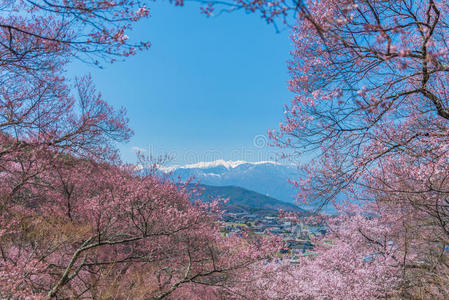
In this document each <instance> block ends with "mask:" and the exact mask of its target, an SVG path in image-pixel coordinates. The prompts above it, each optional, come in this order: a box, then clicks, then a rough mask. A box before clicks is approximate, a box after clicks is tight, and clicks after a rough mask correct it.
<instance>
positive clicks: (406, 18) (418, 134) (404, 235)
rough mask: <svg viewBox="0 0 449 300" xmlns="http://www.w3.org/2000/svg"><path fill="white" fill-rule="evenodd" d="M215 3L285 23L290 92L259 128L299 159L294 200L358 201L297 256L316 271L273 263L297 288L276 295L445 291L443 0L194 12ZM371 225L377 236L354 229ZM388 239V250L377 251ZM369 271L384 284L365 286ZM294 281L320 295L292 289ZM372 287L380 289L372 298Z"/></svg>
mask: <svg viewBox="0 0 449 300" xmlns="http://www.w3.org/2000/svg"><path fill="white" fill-rule="evenodd" d="M225 5H226V7H225ZM223 8H224V9H225V10H238V9H241V10H246V11H248V12H256V13H260V14H261V16H262V18H264V19H265V20H266V21H267V22H269V23H272V22H275V23H276V22H277V21H278V20H280V21H282V22H284V23H289V22H290V24H292V23H293V27H292V30H293V33H292V40H293V43H294V47H295V49H294V50H293V51H292V59H291V60H290V61H289V71H290V74H291V80H290V82H289V87H290V90H291V91H292V92H293V93H294V94H295V96H294V99H293V100H292V101H291V103H290V104H289V105H287V106H286V109H285V118H284V121H283V122H282V123H281V125H280V128H279V130H273V131H271V132H270V136H271V137H272V140H273V142H274V144H275V145H277V146H279V147H281V148H283V149H285V150H286V153H291V151H293V156H292V157H293V158H297V157H298V154H299V157H301V158H305V159H304V161H305V162H303V163H302V164H301V166H300V167H301V168H302V169H303V171H304V172H302V174H306V175H307V176H305V177H304V178H300V179H298V180H293V183H294V184H295V185H296V186H297V187H298V189H299V193H298V198H299V200H302V201H306V202H315V203H317V204H319V205H320V206H321V207H322V206H324V205H327V204H328V203H329V202H332V203H333V204H335V205H337V206H339V208H340V209H341V210H342V211H346V210H347V209H346V208H344V206H345V205H343V206H342V205H341V204H342V203H341V202H342V199H344V200H347V201H348V202H352V201H356V203H358V204H359V205H360V206H361V207H365V209H366V211H364V212H359V211H358V208H357V209H356V208H355V207H352V209H353V210H355V211H353V212H352V213H350V214H349V215H348V216H347V218H348V219H347V220H346V221H345V222H346V223H348V224H352V225H353V226H352V225H351V226H340V225H339V226H337V227H336V229H334V232H337V233H338V234H334V233H330V234H329V235H328V237H327V238H325V239H329V240H330V241H331V242H332V243H333V245H332V246H328V247H327V246H326V247H324V248H323V247H322V246H321V244H320V243H319V242H318V244H317V245H318V246H317V253H318V256H317V257H316V259H312V260H311V261H307V260H306V261H302V262H301V265H302V266H303V267H304V270H307V269H308V268H311V269H309V273H316V274H317V275H316V276H315V275H312V277H310V276H306V275H307V271H304V272H305V273H301V272H302V271H303V268H301V267H298V268H295V267H288V268H287V267H286V268H284V269H286V270H287V271H285V272H284V271H283V273H280V274H286V273H287V274H294V272H297V274H296V275H294V276H291V277H290V278H291V279H290V280H284V281H283V282H288V281H290V283H291V282H293V281H295V280H296V283H297V285H298V290H297V291H298V292H297V293H296V294H295V293H293V294H285V295H284V297H287V296H288V297H292V298H294V296H292V295H296V297H302V296H304V297H306V298H307V297H310V298H318V299H320V298H323V299H327V298H343V299H344V297H345V295H346V296H347V295H352V296H353V297H354V298H366V297H368V298H381V297H394V296H398V297H405V298H413V297H421V298H422V297H424V296H423V295H425V296H428V297H430V298H437V299H439V298H441V299H445V298H447V297H448V291H447V286H449V281H448V277H447V274H448V247H447V245H448V237H449V236H448V233H449V231H448V224H449V205H448V204H449V203H448V198H447V197H448V193H447V192H448V184H447V174H448V169H447V162H448V158H449V157H448V151H447V149H448V143H447V139H448V129H449V128H448V120H449V111H448V97H447V95H448V91H447V88H448V87H447V84H445V83H446V81H447V79H448V78H447V76H448V59H449V57H448V54H449V48H448V44H447V37H448V33H449V32H448V29H449V28H448V21H449V16H448V11H449V10H448V8H449V7H448V3H447V1H435V0H423V1H403V0H397V1H396V0H394V1H372V0H360V1H358V0H323V1H291V2H288V1H244V0H243V1H240V0H239V1H235V2H229V3H226V4H222V3H221V2H215V3H214V2H213V1H212V2H211V4H210V5H209V6H208V7H206V8H205V9H204V12H205V13H207V14H209V15H212V14H213V13H214V9H223ZM310 157H312V158H310ZM346 204H347V203H346ZM354 213H356V214H354ZM342 222H343V221H342ZM345 222H344V223H345ZM330 225H331V224H330ZM334 225H335V224H334ZM331 227H333V228H335V226H331ZM376 228H377V229H376ZM375 230H379V232H380V231H383V233H382V234H383V235H384V236H385V238H384V241H383V242H379V241H380V240H381V239H380V236H379V235H378V234H366V233H364V232H365V231H366V232H370V231H371V232H374V231H375ZM373 241H374V243H373ZM388 243H390V244H391V245H392V246H394V247H396V249H395V251H397V253H396V254H394V257H393V256H391V255H392V254H386V252H385V251H383V252H379V249H378V247H380V246H381V244H382V246H385V245H388ZM345 249H346V250H347V251H346V250H345ZM359 253H361V256H362V258H361V256H360V255H359ZM370 253H371V254H376V253H383V254H382V255H377V256H376V259H372V261H370V262H369V265H373V264H380V266H381V269H378V270H377V271H373V272H369V269H370V267H369V266H367V265H368V263H367V262H364V261H363V257H370V255H371V254H370ZM328 255H333V256H328ZM346 256H347V257H349V258H350V259H349V260H348V259H347V258H346V259H343V257H346ZM330 257H334V258H335V257H340V258H341V259H340V260H341V261H342V262H344V263H339V262H333V261H332V260H331V259H329V258H330ZM399 257H401V259H399ZM292 268H293V269H294V270H295V271H292V270H291V269H292ZM345 270H346V271H345ZM348 270H350V271H348ZM363 270H367V273H365V275H367V276H366V277H365V276H364V275H362V274H361V272H362V271H363ZM373 270H374V269H373ZM382 270H384V271H382ZM291 272H293V273H291ZM385 272H387V273H385ZM318 274H321V275H318ZM326 274H328V275H329V276H330V277H328V278H326ZM351 274H357V276H359V277H358V278H356V277H354V276H352V275H351ZM376 274H384V275H385V274H387V275H385V278H384V279H386V280H387V281H389V280H391V283H392V285H390V286H388V285H385V284H381V283H380V282H376V280H377V279H378V277H376ZM390 275H391V276H390ZM279 276H280V277H282V275H279ZM319 276H321V278H320V277H319ZM278 278H279V277H278ZM302 278H309V279H310V282H309V283H310V285H316V286H318V287H319V288H318V289H317V291H321V292H316V291H315V292H313V291H312V292H304V289H306V290H307V288H305V286H306V285H307V281H306V280H302ZM336 278H338V280H334V279H336ZM359 279H360V280H362V279H363V280H362V282H365V283H366V285H365V286H363V285H362V284H357V280H359ZM281 280H282V279H279V281H281ZM281 282H282V281H281ZM371 283H374V284H372V285H371ZM384 283H386V282H384ZM293 285H295V284H293ZM376 286H379V287H382V289H383V290H385V291H388V292H387V293H386V294H385V295H383V296H382V295H381V293H380V291H379V290H377V289H376ZM365 287H366V289H365ZM384 287H385V288H384ZM286 289H287V290H289V288H286ZM291 289H293V287H291ZM370 291H371V292H370ZM274 295H276V294H274ZM276 297H277V296H274V298H276Z"/></svg>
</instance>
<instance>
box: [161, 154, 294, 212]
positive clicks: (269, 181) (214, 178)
mask: <svg viewBox="0 0 449 300" xmlns="http://www.w3.org/2000/svg"><path fill="white" fill-rule="evenodd" d="M161 170H162V171H163V172H165V173H171V176H172V177H173V178H178V177H180V178H181V179H182V180H187V179H189V178H191V177H194V178H195V179H196V180H198V181H200V183H201V184H204V185H208V186H236V187H242V188H245V189H247V190H251V191H255V192H257V193H259V194H262V195H265V196H269V197H273V198H275V199H278V200H281V201H284V202H289V203H293V202H294V201H295V197H296V191H295V188H294V186H293V185H292V184H290V183H289V182H288V179H295V178H297V177H298V174H299V171H298V169H297V168H296V167H295V166H293V165H285V164H280V163H277V162H273V161H260V162H246V161H224V160H217V161H212V162H200V163H196V164H190V165H183V166H182V165H177V166H171V167H163V168H161Z"/></svg>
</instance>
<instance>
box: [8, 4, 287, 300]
mask: <svg viewBox="0 0 449 300" xmlns="http://www.w3.org/2000/svg"><path fill="white" fill-rule="evenodd" d="M148 13H149V11H148V9H147V8H146V6H145V5H144V3H143V2H141V1H127V0H124V1H66V0H64V1H28V0H27V1H2V3H1V7H0V80H1V83H2V85H1V87H0V130H1V132H0V187H1V188H0V298H8V299H25V298H29V299H44V298H45V299H50V298H55V299H69V298H70V299H72V298H73V299H100V298H114V299H117V298H119V299H121V298H133V299H162V298H174V299H180V298H185V297H190V298H193V296H196V297H199V296H198V293H199V295H204V296H205V297H222V296H223V295H228V297H234V296H235V293H236V292H235V290H233V289H231V287H232V286H234V285H235V282H238V280H239V279H238V278H239V277H238V274H239V271H240V270H242V269H245V268H248V267H249V266H250V265H251V264H253V263H254V262H257V261H259V260H261V259H264V258H266V257H270V256H271V255H272V254H273V253H274V252H275V251H276V250H277V249H278V245H279V242H278V240H277V239H276V238H272V239H271V238H260V239H254V238H247V237H245V236H243V237H240V236H237V235H235V236H229V237H223V236H222V235H221V234H220V231H219V223H218V220H217V216H216V215H217V214H219V211H218V210H217V207H216V205H217V202H212V203H210V204H204V203H200V202H194V200H195V199H196V193H195V192H194V191H190V188H188V185H187V184H186V183H177V182H171V181H170V180H168V179H166V178H161V177H160V176H157V175H156V173H154V172H149V173H148V174H142V173H141V172H137V171H136V166H131V165H126V164H123V163H122V162H120V160H119V158H118V153H117V151H116V149H115V146H114V145H115V143H116V142H122V141H126V140H128V139H129V137H130V135H131V134H132V131H131V130H130V129H129V128H128V126H127V122H128V120H127V118H126V115H125V111H124V110H123V109H121V110H115V109H114V108H112V107H111V106H110V105H108V104H107V102H106V101H105V100H104V99H103V98H102V96H101V94H99V93H98V92H96V90H95V87H94V85H93V83H92V79H91V78H90V77H89V76H85V77H81V78H78V79H76V80H69V79H67V78H65V77H64V68H65V67H66V65H67V63H68V62H70V61H72V60H73V59H79V60H81V61H84V62H87V63H92V64H95V65H101V63H103V62H110V61H114V60H115V59H117V58H120V57H126V56H129V55H132V54H135V53H136V51H139V50H143V49H146V48H148V47H149V43H147V42H138V41H137V42H130V41H131V40H132V39H131V38H129V37H128V34H129V32H130V29H131V25H132V24H133V23H134V22H136V21H138V20H139V19H141V18H144V17H147V16H148Z"/></svg>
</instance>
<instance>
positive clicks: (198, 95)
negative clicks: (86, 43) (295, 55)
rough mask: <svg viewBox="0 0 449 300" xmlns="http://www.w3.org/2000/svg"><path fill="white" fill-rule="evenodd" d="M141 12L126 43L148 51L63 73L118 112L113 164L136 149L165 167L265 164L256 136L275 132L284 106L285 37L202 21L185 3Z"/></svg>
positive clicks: (259, 28)
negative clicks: (89, 80)
mask: <svg viewBox="0 0 449 300" xmlns="http://www.w3.org/2000/svg"><path fill="white" fill-rule="evenodd" d="M149 8H150V13H151V17H150V18H149V19H148V20H145V21H144V22H143V23H140V24H139V25H138V26H137V27H136V28H135V30H134V31H133V32H132V33H131V34H129V36H130V38H132V39H140V40H149V41H150V42H151V43H152V47H151V48H150V50H149V51H145V52H141V53H139V54H137V55H136V56H134V57H131V58H128V59H126V60H125V61H124V62H118V63H114V64H112V65H106V66H105V68H104V69H97V68H95V67H94V66H86V65H82V64H74V65H73V66H71V67H70V72H71V73H73V74H83V73H84V74H85V73H91V74H92V76H93V78H94V81H95V83H96V85H97V89H98V90H99V91H100V92H101V93H102V94H103V96H104V98H105V99H106V100H107V101H108V102H109V103H111V104H112V105H114V106H116V107H117V106H124V107H125V108H126V109H127V111H128V117H129V118H130V127H131V128H132V129H133V130H134V132H135V135H134V136H133V137H132V139H131V140H130V142H129V143H127V144H123V145H120V151H121V154H122V158H123V159H124V160H125V161H130V162H133V161H134V160H135V150H133V149H135V147H139V148H142V149H145V150H147V151H148V150H149V151H151V152H152V153H153V154H162V153H169V154H171V155H172V156H173V157H174V161H173V163H192V162H197V161H209V160H215V159H225V160H229V159H232V160H249V161H255V160H266V159H269V158H270V156H272V155H271V153H272V152H273V151H275V149H273V148H270V147H263V143H264V141H263V138H262V137H260V136H259V135H266V132H267V129H269V128H277V127H278V124H279V121H281V120H282V116H283V111H284V107H283V106H284V104H285V103H288V101H289V100H290V98H291V94H290V92H289V91H288V89H287V81H288V74H287V66H286V61H287V59H288V58H289V51H290V48H291V42H290V39H289V35H288V31H286V30H284V31H283V32H281V33H276V31H275V29H274V27H273V26H272V25H267V24H266V23H265V22H264V21H263V20H262V19H261V18H259V17H258V16H256V15H246V14H244V13H242V12H238V13H232V14H222V15H220V16H218V17H212V18H207V17H205V16H204V15H201V14H200V12H199V7H198V5H196V4H194V3H187V4H186V5H185V6H184V7H182V8H180V7H174V6H172V5H170V4H169V3H166V2H162V3H161V2H156V3H153V4H152V6H150V7H149ZM254 139H256V140H257V141H256V142H257V143H258V146H255V145H254Z"/></svg>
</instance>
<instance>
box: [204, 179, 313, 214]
mask: <svg viewBox="0 0 449 300" xmlns="http://www.w3.org/2000/svg"><path fill="white" fill-rule="evenodd" d="M200 188H201V189H202V190H203V191H202V194H201V196H200V199H201V200H202V201H205V202H209V201H211V200H212V199H217V198H225V199H229V200H228V201H227V203H226V204H225V205H224V208H225V210H227V211H230V212H247V213H254V214H276V213H277V212H278V211H279V210H284V211H290V212H296V213H299V214H306V213H307V212H306V211H305V210H303V209H301V208H300V207H298V206H296V205H295V204H292V203H287V202H283V201H280V200H278V199H275V198H273V197H269V196H265V195H262V194H259V193H257V192H254V191H250V190H247V189H244V188H242V187H238V186H209V185H200Z"/></svg>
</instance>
